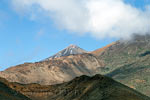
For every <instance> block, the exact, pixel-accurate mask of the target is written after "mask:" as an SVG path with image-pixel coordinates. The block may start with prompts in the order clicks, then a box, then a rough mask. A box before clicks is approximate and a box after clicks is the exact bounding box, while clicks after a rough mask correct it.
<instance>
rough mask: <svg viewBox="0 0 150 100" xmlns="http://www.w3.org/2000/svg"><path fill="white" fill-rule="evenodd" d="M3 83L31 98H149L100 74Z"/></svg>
mask: <svg viewBox="0 0 150 100" xmlns="http://www.w3.org/2000/svg"><path fill="white" fill-rule="evenodd" d="M4 84H6V85H7V86H8V87H10V88H12V89H14V90H16V91H17V92H18V93H22V94H24V95H25V96H27V97H29V98H30V99H32V100H150V98H148V97H146V96H144V95H142V94H140V93H138V92H136V91H135V90H133V89H131V88H128V87H126V86H124V85H122V84H120V83H118V82H116V81H114V80H112V79H111V78H108V77H105V76H101V75H95V76H93V77H88V76H85V75H83V76H80V77H77V78H75V79H73V80H72V81H69V82H66V83H63V84H58V85H47V86H42V85H38V84H27V85H23V84H18V83H9V82H5V83H4ZM0 94H1V93H0ZM6 100H7V99H6ZM10 100H14V99H10ZM20 100H22V99H20ZM26 100H28V99H26Z"/></svg>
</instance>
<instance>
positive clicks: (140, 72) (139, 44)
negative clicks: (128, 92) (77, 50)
mask: <svg viewBox="0 0 150 100" xmlns="http://www.w3.org/2000/svg"><path fill="white" fill-rule="evenodd" d="M97 56H99V59H101V60H103V61H104V64H105V67H103V68H102V69H99V72H100V73H101V74H106V75H108V76H110V77H112V78H114V79H115V80H117V81H119V82H121V83H123V84H125V85H127V86H129V87H132V88H134V89H136V90H137V91H139V92H141V93H143V94H145V95H148V96H150V36H149V35H145V36H139V35H136V36H135V37H134V38H133V39H132V40H127V41H121V40H120V41H117V42H116V43H115V44H113V45H111V46H110V47H108V48H107V49H105V51H102V52H99V53H97Z"/></svg>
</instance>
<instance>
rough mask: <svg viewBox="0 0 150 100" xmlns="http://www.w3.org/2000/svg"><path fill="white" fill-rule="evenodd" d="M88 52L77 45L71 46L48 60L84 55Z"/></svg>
mask: <svg viewBox="0 0 150 100" xmlns="http://www.w3.org/2000/svg"><path fill="white" fill-rule="evenodd" d="M86 52H87V51H85V50H83V49H82V48H80V47H78V46H77V45H74V44H71V45H70V46H68V47H67V48H65V49H64V50H62V51H60V52H58V53H56V54H55V55H53V56H51V57H49V58H47V59H46V60H49V59H53V58H58V57H62V56H69V55H75V54H82V53H86Z"/></svg>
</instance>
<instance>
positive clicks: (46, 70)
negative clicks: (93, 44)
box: [0, 54, 104, 85]
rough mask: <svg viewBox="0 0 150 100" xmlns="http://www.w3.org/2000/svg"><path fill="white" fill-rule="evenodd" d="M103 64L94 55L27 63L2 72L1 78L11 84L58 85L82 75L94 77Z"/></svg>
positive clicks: (0, 73)
mask: <svg viewBox="0 0 150 100" xmlns="http://www.w3.org/2000/svg"><path fill="white" fill-rule="evenodd" d="M103 66H104V65H103V62H102V61H101V60H99V59H98V58H97V57H96V56H94V55H92V54H78V55H70V56H66V57H59V58H55V59H51V60H48V61H41V62H37V63H25V64H22V65H18V66H15V67H11V68H9V69H6V70H5V71H2V72H0V77H3V78H6V79H7V80H9V81H11V82H19V83H23V84H27V83H39V84H42V85H51V84H58V83H63V82H67V81H70V80H72V79H73V78H75V77H77V76H81V75H88V76H92V75H95V74H96V73H98V71H97V69H99V68H100V67H103Z"/></svg>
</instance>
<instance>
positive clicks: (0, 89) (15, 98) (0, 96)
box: [0, 78, 31, 100]
mask: <svg viewBox="0 0 150 100" xmlns="http://www.w3.org/2000/svg"><path fill="white" fill-rule="evenodd" d="M7 84H8V82H7V81H6V80H5V79H3V78H0V100H31V99H29V98H28V97H26V96H24V95H22V94H21V93H19V92H17V91H15V90H13V89H11V88H10V87H9V86H8V85H7Z"/></svg>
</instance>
